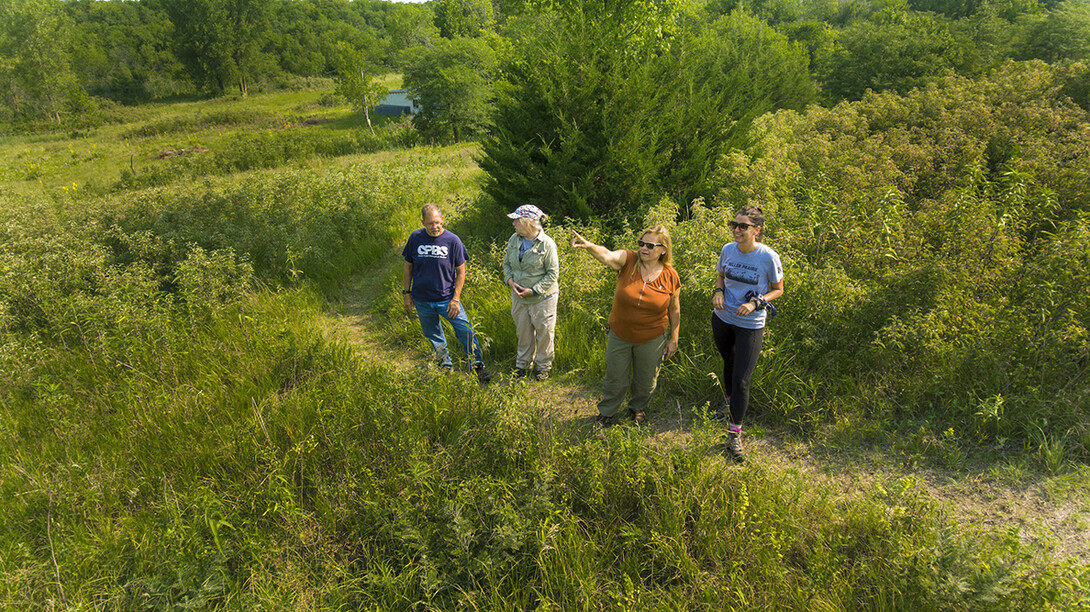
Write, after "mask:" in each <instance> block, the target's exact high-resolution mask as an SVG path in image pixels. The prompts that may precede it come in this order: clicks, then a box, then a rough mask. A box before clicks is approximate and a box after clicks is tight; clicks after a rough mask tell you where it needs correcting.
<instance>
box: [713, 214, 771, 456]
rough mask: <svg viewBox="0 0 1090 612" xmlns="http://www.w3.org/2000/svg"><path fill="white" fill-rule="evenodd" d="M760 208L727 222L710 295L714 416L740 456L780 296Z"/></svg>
mask: <svg viewBox="0 0 1090 612" xmlns="http://www.w3.org/2000/svg"><path fill="white" fill-rule="evenodd" d="M764 223H765V218H764V212H763V211H762V210H761V209H760V208H758V207H756V206H745V207H743V208H742V209H741V210H739V211H738V213H737V214H736V215H735V216H734V221H731V222H730V227H731V231H732V232H733V233H734V242H728V243H727V244H725V245H724V246H723V250H722V251H721V252H720V254H719V263H718V264H716V271H718V272H719V275H718V277H717V280H716V283H715V292H714V293H713V294H712V306H713V307H714V308H715V312H714V313H713V314H712V337H713V338H714V339H715V347H716V348H717V349H718V350H719V354H720V355H722V357H723V387H724V395H723V405H722V407H721V408H720V409H719V411H718V414H717V417H718V418H721V419H730V424H729V425H728V427H727V452H728V453H729V454H730V456H731V458H732V459H734V460H735V461H742V459H743V455H742V444H741V436H742V419H743V418H745V416H746V410H747V409H748V408H749V380H750V378H751V377H752V376H753V370H754V368H755V367H756V366H757V357H758V355H760V354H761V345H762V343H763V342H764V327H765V319H766V317H767V315H768V312H769V311H770V310H771V312H773V313H775V309H773V308H771V305H770V304H769V302H771V301H772V300H774V299H776V298H778V297H780V296H781V295H783V264H782V263H780V256H779V255H777V254H776V251H773V250H772V249H771V248H769V247H767V246H765V245H764V244H762V243H761V242H760V239H761V232H762V231H763V230H764Z"/></svg>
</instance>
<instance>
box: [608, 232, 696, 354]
mask: <svg viewBox="0 0 1090 612" xmlns="http://www.w3.org/2000/svg"><path fill="white" fill-rule="evenodd" d="M639 260H640V256H639V254H638V253H636V252H635V251H625V262H624V266H622V267H621V271H620V272H618V273H617V288H616V289H615V290H614V291H613V309H612V310H611V311H610V312H609V328H610V329H612V330H613V333H615V334H617V337H619V338H620V339H621V340H624V341H626V342H647V341H648V340H653V339H655V338H657V337H658V336H661V335H662V334H663V333H664V332H665V331H666V330H667V329H668V328H669V327H670V318H669V316H668V315H667V312H666V310H667V307H669V306H670V298H671V296H674V295H676V294H677V292H678V291H681V278H680V277H679V276H678V275H677V270H674V269H673V268H672V267H670V266H666V267H664V268H663V269H662V273H661V274H659V275H658V278H655V279H654V280H652V281H650V282H647V283H645V282H643V277H642V276H641V275H640V271H639V268H638V264H639Z"/></svg>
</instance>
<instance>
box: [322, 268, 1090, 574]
mask: <svg viewBox="0 0 1090 612" xmlns="http://www.w3.org/2000/svg"><path fill="white" fill-rule="evenodd" d="M401 262H402V259H401V257H400V251H399V247H398V248H394V249H391V250H390V251H389V252H388V253H387V254H386V255H384V256H383V257H381V258H379V259H378V260H377V261H376V262H375V265H374V268H373V269H371V270H368V271H366V272H364V273H361V274H358V275H355V276H353V277H351V278H350V279H348V280H347V281H346V282H345V283H344V285H343V290H342V293H341V296H340V298H339V299H338V300H337V301H336V302H335V303H330V304H328V307H327V309H326V312H325V316H324V320H323V326H324V327H325V329H326V330H327V332H328V333H330V334H331V335H334V336H335V337H338V338H342V339H344V340H345V341H346V342H348V343H349V345H350V346H352V347H353V349H354V350H355V351H357V352H358V353H360V354H361V355H362V356H363V358H364V360H365V361H366V362H372V363H384V364H386V365H388V366H390V367H393V368H394V369H397V370H400V371H411V370H418V371H420V372H421V373H423V372H424V371H425V370H426V369H428V368H429V367H432V366H430V365H429V363H430V352H429V351H428V350H427V346H426V343H425V342H424V340H423V339H420V341H419V342H417V343H415V344H414V345H409V346H407V345H403V344H399V343H396V342H390V341H388V340H386V339H385V338H384V337H383V334H381V333H378V332H379V330H381V329H382V328H383V327H384V326H386V325H390V324H391V322H390V321H388V320H387V319H386V318H385V314H384V313H381V312H376V308H375V306H376V302H377V300H378V299H379V298H380V297H381V296H382V292H384V291H388V290H391V289H390V288H389V287H387V286H385V285H384V283H385V282H386V281H387V280H388V279H390V278H391V275H392V274H394V273H395V267H396V268H397V269H399V268H400V266H401ZM470 306H471V307H472V305H470ZM406 316H408V315H407V314H406ZM414 321H415V319H414ZM412 324H415V322H413V323H412ZM486 360H488V365H489V367H490V368H492V369H494V370H495V371H496V372H497V376H496V378H495V379H494V381H493V383H492V386H493V387H495V388H502V387H504V386H508V385H518V386H521V391H520V392H521V393H523V394H524V396H525V402H524V403H523V406H524V407H525V409H526V411H528V412H533V413H538V414H542V415H546V416H547V417H549V418H550V419H553V420H558V421H573V420H581V421H584V422H585V423H586V427H587V435H593V428H592V426H591V425H590V421H591V420H592V419H593V417H594V416H595V415H596V414H597V409H596V402H597V399H598V389H597V387H595V386H594V385H586V384H579V383H576V382H573V377H569V376H565V374H564V373H563V372H555V373H554V376H553V377H552V378H551V379H550V380H548V381H545V382H536V381H528V380H513V379H511V377H510V370H511V368H512V367H513V365H512V364H510V363H502V362H500V363H498V362H496V361H495V360H494V359H493V358H491V356H489V355H487V353H486ZM657 393H660V394H661V393H664V391H663V390H661V389H660V390H659V391H657ZM693 408H694V406H692V405H688V404H686V403H684V402H682V401H681V400H679V399H677V398H674V397H670V398H667V401H666V402H665V409H659V410H658V411H652V412H651V413H650V414H649V416H650V421H649V424H648V427H649V428H650V431H651V440H652V442H653V443H654V444H661V445H686V444H688V443H689V442H690V439H691V438H692V425H693V423H692V418H691V415H692V413H693V412H692V411H693ZM616 426H621V427H631V426H634V425H632V422H631V421H627V422H622V423H621V424H618V425H616ZM746 452H747V457H748V461H749V462H750V463H753V464H762V465H764V466H768V467H772V468H773V469H774V470H776V471H792V472H798V473H801V474H804V475H805V476H806V477H807V478H808V479H810V480H812V481H813V482H814V483H815V484H817V485H823V486H827V487H830V488H831V489H832V490H833V491H835V492H836V493H837V495H839V496H841V497H843V498H846V499H852V498H856V497H860V496H862V495H863V493H864V492H866V491H869V490H872V489H873V488H874V487H887V488H888V487H893V486H899V485H900V484H903V483H907V484H908V486H911V487H914V488H919V489H921V490H924V491H926V492H927V493H928V494H929V495H930V496H931V497H932V498H934V499H935V500H936V501H937V502H939V503H940V504H942V505H943V506H944V507H945V508H946V509H947V512H949V513H950V514H951V515H952V516H954V517H956V518H957V520H958V521H959V522H961V523H963V524H966V525H968V524H980V525H982V526H985V527H987V528H990V529H995V530H1000V531H1010V530H1014V531H1015V532H1017V533H1018V534H1019V535H1020V538H1021V540H1022V541H1023V542H1024V543H1026V544H1028V545H1032V546H1036V547H1040V549H1041V550H1042V551H1051V556H1052V557H1053V558H1055V559H1057V560H1061V559H1064V558H1076V559H1078V558H1082V559H1086V558H1090V500H1088V499H1087V497H1086V495H1085V491H1086V490H1088V489H1087V486H1088V485H1090V469H1087V468H1086V467H1085V466H1082V467H1080V468H1078V469H1077V470H1075V471H1073V472H1071V473H1068V474H1065V475H1062V476H1056V477H1051V476H1050V475H1048V474H1045V473H1043V472H1041V471H1040V470H1039V469H1038V468H1036V467H1034V466H1032V465H1031V464H1028V463H1027V461H1026V459H1025V457H1024V456H1020V457H1015V458H1012V459H1011V460H1010V461H1009V462H1008V463H1007V464H1006V465H1004V466H1002V467H1000V468H996V467H995V464H994V462H983V461H974V460H973V458H972V457H966V458H965V460H964V461H962V462H961V465H959V466H958V467H956V468H951V469H944V468H939V467H935V466H930V465H929V466H927V467H926V468H921V467H919V466H918V465H916V463H915V461H914V460H913V459H912V458H911V457H903V456H892V455H891V453H890V452H889V450H888V449H886V448H872V449H868V448H866V447H865V445H859V444H853V445H844V446H843V447H831V446H829V445H828V444H827V442H825V441H823V442H820V443H819V442H810V441H807V440H804V439H801V438H799V436H797V435H794V434H792V433H791V432H788V431H781V430H779V429H777V428H774V427H768V426H767V425H763V424H761V423H760V422H759V417H758V419H757V422H756V423H755V424H753V425H751V427H750V429H749V430H748V432H747V436H746ZM709 460H722V459H719V458H714V459H709ZM743 469H744V468H743Z"/></svg>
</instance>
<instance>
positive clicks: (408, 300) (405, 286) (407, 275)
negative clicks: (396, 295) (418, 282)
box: [401, 261, 413, 312]
mask: <svg viewBox="0 0 1090 612" xmlns="http://www.w3.org/2000/svg"><path fill="white" fill-rule="evenodd" d="M412 287H413V262H411V261H406V262H405V268H404V270H403V271H402V273H401V288H402V291H401V297H402V301H403V302H405V308H407V309H409V312H412V310H413V296H412V295H409V294H408V293H405V292H406V291H408V290H410V289H412Z"/></svg>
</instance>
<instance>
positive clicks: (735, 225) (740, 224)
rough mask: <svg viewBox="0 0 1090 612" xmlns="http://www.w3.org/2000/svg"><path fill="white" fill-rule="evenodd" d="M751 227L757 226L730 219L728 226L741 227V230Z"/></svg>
mask: <svg viewBox="0 0 1090 612" xmlns="http://www.w3.org/2000/svg"><path fill="white" fill-rule="evenodd" d="M751 227H757V226H756V225H753V224H752V223H739V222H737V221H731V222H730V228H731V229H739V228H741V229H743V230H747V229H749V228H751Z"/></svg>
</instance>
